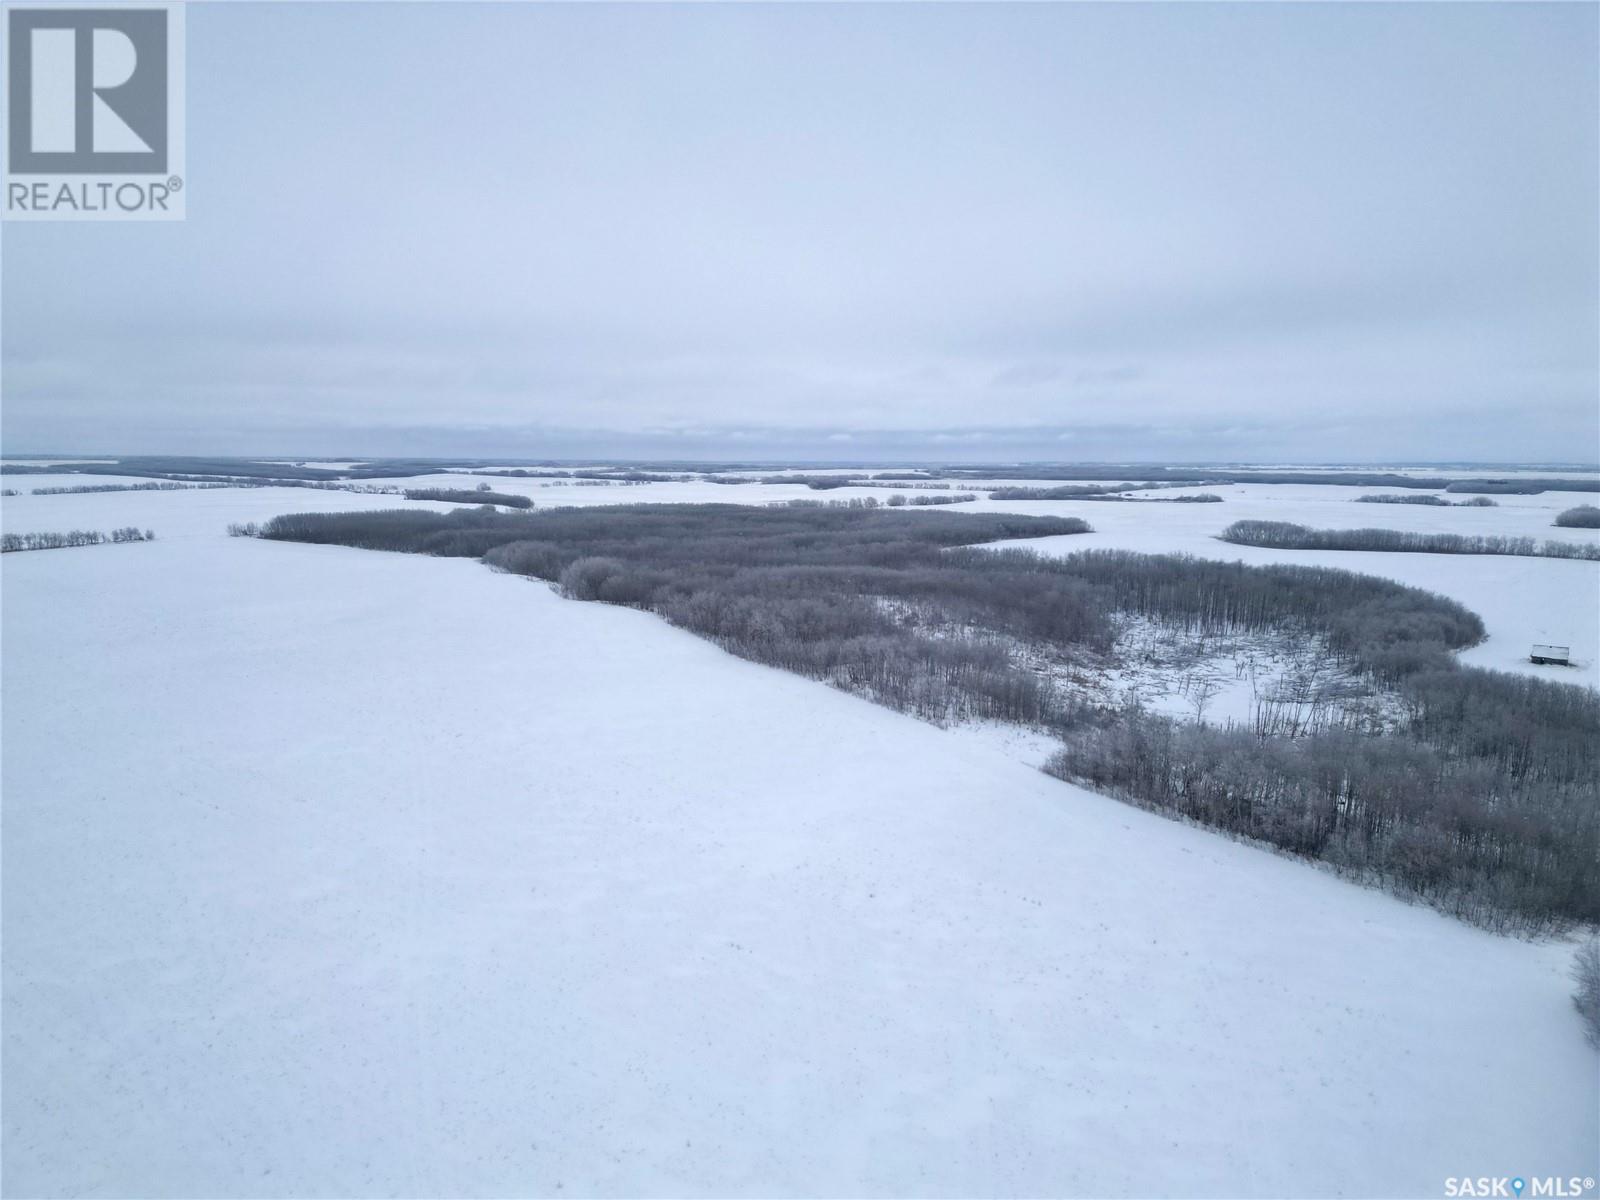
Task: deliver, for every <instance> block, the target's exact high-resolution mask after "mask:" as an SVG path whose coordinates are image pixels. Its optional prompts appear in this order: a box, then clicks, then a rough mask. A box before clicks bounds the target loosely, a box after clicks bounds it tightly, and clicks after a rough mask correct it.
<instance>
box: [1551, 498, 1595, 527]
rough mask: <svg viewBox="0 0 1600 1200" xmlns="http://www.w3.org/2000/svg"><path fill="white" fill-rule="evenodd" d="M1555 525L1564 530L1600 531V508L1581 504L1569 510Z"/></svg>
mask: <svg viewBox="0 0 1600 1200" xmlns="http://www.w3.org/2000/svg"><path fill="white" fill-rule="evenodd" d="M1555 523H1556V524H1557V525H1559V526H1561V528H1563V529H1600V508H1596V507H1595V506H1594V505H1592V504H1580V505H1578V506H1577V507H1576V508H1569V509H1567V510H1566V512H1564V513H1562V514H1561V515H1560V516H1558V517H1557V518H1556V521H1555Z"/></svg>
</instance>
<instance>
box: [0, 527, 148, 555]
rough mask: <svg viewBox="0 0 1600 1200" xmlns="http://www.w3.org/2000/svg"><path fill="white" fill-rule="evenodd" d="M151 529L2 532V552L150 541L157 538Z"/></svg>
mask: <svg viewBox="0 0 1600 1200" xmlns="http://www.w3.org/2000/svg"><path fill="white" fill-rule="evenodd" d="M155 536H156V535H155V533H154V531H152V530H149V529H136V528H134V527H133V526H132V525H126V526H124V527H122V528H121V529H113V530H112V531H111V532H110V533H100V532H99V531H98V530H93V529H72V530H68V531H67V532H66V533H7V534H0V553H4V554H12V553H15V552H17V551H20V550H65V549H68V548H70V547H72V546H99V545H102V544H105V543H110V542H149V541H153V540H155Z"/></svg>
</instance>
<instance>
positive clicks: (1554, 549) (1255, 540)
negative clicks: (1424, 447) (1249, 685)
mask: <svg viewBox="0 0 1600 1200" xmlns="http://www.w3.org/2000/svg"><path fill="white" fill-rule="evenodd" d="M1217 536H1218V537H1219V538H1221V539H1222V540H1223V541H1225V542H1233V543H1235V544H1236V545H1240V546H1267V547H1271V548H1273V549H1277V550H1393V551H1401V552H1415V553H1423V554H1512V555H1520V556H1523V557H1531V558H1584V559H1593V560H1600V546H1585V545H1582V544H1580V543H1578V542H1555V541H1544V542H1540V541H1538V540H1537V539H1535V538H1531V537H1487V536H1473V535H1470V534H1463V533H1412V532H1408V531H1406V530H1401V529H1308V528H1307V527H1306V526H1304V525H1295V524H1293V523H1291V522H1289V521H1235V522H1234V523H1233V524H1232V525H1229V526H1228V527H1227V528H1226V529H1224V530H1223V531H1222V532H1221V533H1220V534H1218V535H1217Z"/></svg>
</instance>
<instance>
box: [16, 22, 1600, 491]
mask: <svg viewBox="0 0 1600 1200" xmlns="http://www.w3.org/2000/svg"><path fill="white" fill-rule="evenodd" d="M1597 14H1600V8H1597V7H1596V6H1595V5H1593V4H1578V3H1574V4H1556V5H1540V4H1415V5H1392V6H1391V5H1384V4H1335V5H1309V4H1241V5H1207V4H1188V5H1177V4H1170V5H1149V6H1145V5H1116V6H1111V5H1106V6H1102V5H1091V4H1062V5H1016V6H1011V5H957V4H945V5H916V6H910V5H903V6H890V5H874V6H865V5H863V6H850V5H815V6H793V7H791V6H757V5H748V4H740V5H735V4H722V5H700V6H678V5H661V6H615V7H613V6H593V5H584V6H576V5H539V6H532V5H529V6H523V5H514V4H499V5H486V6H481V7H480V6H463V5H448V6H447V5H443V4H440V5H423V4H415V5H389V4H376V3H374V4H363V5H319V6H315V7H313V6H311V5H304V6H296V5H288V4H259V5H248V6H223V5H198V4H197V5H191V6H190V8H189V11H188V21H187V24H188V92H189V103H188V166H187V182H188V189H189V190H188V192H187V195H188V213H189V216H188V220H187V221H186V222H183V223H173V224H156V223H142V224H141V223H112V224H95V225H89V224H81V223H63V224H10V225H7V226H6V227H5V229H4V258H3V282H4V334H3V354H4V364H3V365H4V410H3V436H4V448H5V450H6V452H7V453H12V454H16V453H19V452H38V451H68V452H88V451H111V452H123V453H134V452H164V451H168V452H177V453H249V454H266V453H272V454H278V453H284V454H288V453H296V454H339V455H343V454H352V455H376V454H433V455H478V454H503V455H506V456H508V457H509V456H517V457H526V456H546V455H548V456H555V457H575V456H597V455H603V456H613V457H623V456H651V457H685V458H689V457H699V458H782V457H805V458H818V459H839V460H849V459H869V458H874V457H883V458H899V459H907V458H936V459H944V460H958V459H966V460H974V459H977V460H982V459H1018V458H1022V459H1063V460H1093V459H1121V460H1132V459H1150V460H1185V459H1190V460H1194V459H1201V460H1225V461H1272V460H1278V461H1283V460H1293V461H1335V460H1352V461H1396V460H1414V461H1445V460H1480V461H1512V460H1526V461H1545V462H1549V461H1563V462H1571V461H1590V462H1592V461H1594V460H1596V458H1597V457H1600V302H1597V295H1600V264H1597V259H1600V237H1597V218H1596V214H1597V212H1600V147H1597V137H1596V113H1597V111H1600V84H1597V67H1596V64H1597V62H1600V22H1597Z"/></svg>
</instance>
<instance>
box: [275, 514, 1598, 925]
mask: <svg viewBox="0 0 1600 1200" xmlns="http://www.w3.org/2000/svg"><path fill="white" fill-rule="evenodd" d="M1086 529H1087V526H1085V525H1084V524H1083V522H1081V521H1077V520H1072V519H1061V518H1050V517H1027V516H1016V515H1012V514H1006V513H951V512H920V513H913V512H911V511H908V510H906V509H902V510H901V511H898V512H891V511H889V510H888V508H887V507H886V506H877V505H875V504H874V505H870V506H869V505H866V504H863V503H862V502H860V501H854V502H849V503H836V504H828V503H826V502H820V501H808V502H796V503H792V504H784V505H781V506H772V507H764V508H763V507H749V506H740V505H629V506H617V507H598V508H580V509H554V510H549V511H543V512H539V513H496V512H493V511H492V510H491V511H484V510H457V511H455V512H450V513H433V512H415V511H399V512H368V513H329V514H302V515H293V516H284V517H278V518H275V519H274V520H273V521H271V522H269V523H268V525H267V526H266V527H265V529H264V530H263V536H267V537H273V538H282V539H286V540H296V541H309V542H324V543H335V544H343V545H354V546H365V547H369V548H374V549H387V550H409V551H413V552H418V553H425V554H438V555H451V556H480V557H482V558H483V560H484V561H485V562H487V563H488V564H490V565H491V566H493V567H496V568H497V569H500V570H504V571H509V572H513V573H516V574H521V575H527V576H531V577H534V578H538V579H543V580H547V581H550V582H551V583H553V584H555V585H556V586H557V587H558V588H559V589H560V590H561V591H562V593H563V594H565V595H567V596H569V597H571V598H573V599H578V600H598V601H604V602H609V603H615V604H624V605H629V606H632V607H637V608H642V609H646V610H649V611H652V612H656V613H658V614H660V615H661V616H663V617H665V618H666V619H667V620H669V621H671V622H672V623H674V624H676V625H679V626H681V627H683V628H685V629H689V630H691V631H693V632H695V633H698V634H700V635H701V636H703V637H706V638H708V639H710V640H712V641H714V642H716V643H717V644H718V645H720V646H723V647H724V648H726V649H728V650H729V651H731V652H732V653H735V654H738V655H740V656H742V657H745V658H749V659H752V660H754V661H757V662H763V663H768V664H770V665H773V666H779V667H783V668H785V669H787V670H791V671H795V672H798V673H800V674H804V675H807V676H810V677H812V678H816V679H822V680H827V681H829V682H831V683H833V684H835V685H836V686H839V687H842V688H845V689H848V690H850V691H854V692H857V693H859V694H861V695H864V696H868V697H870V698H872V699H874V700H876V701H878V702H880V703H883V704H886V705H889V706H891V707H894V708H898V709H901V710H903V711H907V712H912V713H916V714H918V715H920V716H924V717H928V718H931V719H935V720H945V719H951V718H965V717H984V718H995V719H1001V720H1008V721H1014V722H1019V723H1025V724H1030V725H1034V726H1038V727H1043V728H1047V729H1050V730H1053V731H1055V732H1057V733H1058V734H1060V735H1061V736H1062V737H1063V739H1064V749H1063V752H1062V753H1061V755H1059V756H1058V757H1057V758H1056V759H1055V760H1054V761H1053V762H1052V764H1051V767H1050V769H1051V770H1052V772H1054V773H1055V774H1058V775H1061V776H1063V777H1065V778H1071V779H1076V780H1081V781H1084V782H1087V783H1089V784H1091V785H1092V786H1095V787H1098V788H1101V789H1104V790H1107V791H1109V792H1111V793H1113V794H1115V795H1119V796H1122V797H1124V798H1126V799H1128V800H1130V801H1131V802H1133V803H1136V804H1140V805H1144V806H1147V807H1150V808H1153V809H1158V810H1160V811H1163V812H1169V813H1173V814H1175V815H1179V816H1183V817H1187V818H1191V819H1194V820H1197V821H1202V822H1205V823H1206V824H1209V825H1213V826H1217V827H1219V828H1222V829H1225V830H1228V831H1231V832H1233V833H1236V834H1239V835H1242V836H1247V837H1251V838H1256V839H1260V840H1263V841H1266V842H1270V843H1271V844H1273V845H1276V846H1278V847H1281V848H1282V849H1284V850H1286V851H1288V852H1290V853H1294V854H1299V855H1304V856H1306V857H1310V858H1314V859H1317V860H1320V861H1323V862H1327V863H1329V864H1331V865H1332V866H1334V867H1335V868H1337V869H1338V870H1340V871H1342V872H1345V873H1347V874H1350V875H1351V876H1353V877H1356V878H1360V879H1364V880H1367V881H1370V882H1376V883H1381V884H1383V885H1385V886H1387V887H1390V888H1392V889H1394V890H1396V891H1398V892H1401V893H1403V894H1406V895H1410V896H1415V897H1417V898H1420V899H1424V900H1426V901H1428V902H1429V903H1432V904H1435V905H1437V906H1438V907H1440V908H1442V909H1444V910H1446V911H1449V912H1452V913H1455V914H1456V915H1458V916H1461V917H1463V918H1465V919H1467V920H1471V921H1474V922H1477V923H1480V924H1483V925H1486V926H1490V927H1495V928H1502V929H1510V930H1520V931H1530V932H1543V931H1547V930H1552V929H1558V928H1561V927H1564V926H1565V925H1567V924H1569V923H1571V922H1574V921H1595V920H1600V860H1597V856H1596V854H1595V849H1594V848H1595V846H1596V845H1597V844H1600V803H1597V797H1596V779H1597V778H1600V697H1597V696H1596V695H1595V693H1593V692H1591V691H1588V690H1586V689H1580V688H1574V687H1569V686H1566V685H1561V684H1553V683H1548V682H1545V681H1541V680H1534V679H1525V678H1522V677H1519V676H1511V675H1505V674H1501V673H1498V672H1491V671H1483V670H1475V669H1466V668H1462V667H1460V666H1459V665H1458V664H1457V662H1456V659H1455V657H1454V654H1453V651H1455V650H1458V649H1460V648H1462V647H1465V646H1469V645H1472V644H1473V643H1475V642H1477V641H1478V640H1480V639H1481V638H1482V637H1483V635H1484V630H1483V625H1482V622H1481V621H1480V620H1479V619H1478V618H1477V617H1476V616H1475V615H1474V614H1473V613H1471V612H1470V611H1468V610H1467V609H1465V608H1464V607H1462V606H1461V605H1459V604H1457V603H1455V602H1454V601H1451V600H1448V599H1445V598H1444V597H1441V596H1437V595H1433V594H1431V593H1428V592H1424V591H1421V590H1419V589H1415V588H1409V587H1405V586H1403V585H1401V584H1398V583H1394V582H1392V581H1389V580H1385V579H1379V578H1373V577H1370V576H1363V575H1357V574H1353V573H1351V572H1347V571H1340V570H1335V569H1332V568H1327V567H1312V566H1298V565H1268V566H1250V565H1246V564H1244V563H1239V562H1231V563H1230V562H1216V561H1211V560H1203V559H1193V558H1189V557H1186V556H1182V555H1143V554H1136V553H1132V552H1128V551H1113V550H1097V551H1085V552H1080V553H1077V554H1072V555H1069V556H1068V557H1066V558H1061V559H1052V558H1043V557H1040V556H1037V555H1034V554H1032V553H1030V552H1028V551H1027V550H1024V549H1004V550H984V549H977V548H975V547H977V546H978V544H979V543H982V542H987V541H994V540H999V539H1021V538H1028V537H1037V536H1048V535H1054V534H1062V533H1076V532H1083V531H1086ZM1116 614H1134V615H1138V616H1141V617H1146V618H1150V619H1153V620H1155V621H1158V622H1160V623H1162V624H1163V625H1164V626H1167V627H1170V628H1174V629H1178V630H1183V631H1186V632H1191V633H1218V634H1226V633H1230V632H1234V631H1241V630H1243V631H1276V632H1279V633H1281V634H1283V635H1284V636H1286V637H1293V638H1303V639H1305V640H1307V641H1312V642H1315V644H1317V645H1318V646H1322V647H1326V650H1327V653H1328V654H1330V655H1331V656H1333V658H1334V659H1335V660H1336V661H1337V662H1338V664H1339V665H1340V667H1341V668H1342V669H1343V670H1345V671H1348V672H1350V673H1351V674H1352V675H1353V676H1356V677H1359V678H1363V679H1366V680H1369V681H1371V683H1372V685H1373V686H1375V687H1381V688H1382V689H1384V690H1385V691H1386V692H1387V694H1389V695H1390V696H1391V697H1392V698H1393V702H1394V705H1395V706H1396V708H1397V713H1398V715H1397V716H1396V717H1395V720H1396V721H1397V722H1398V724H1397V726H1396V728H1395V729H1394V730H1393V732H1392V733H1391V734H1390V735H1388V736H1375V735H1373V734H1371V733H1362V732H1357V731H1354V730H1351V729H1343V728H1338V727H1321V726H1319V727H1316V728H1313V729H1309V730H1308V729H1305V728H1297V729H1295V730H1294V731H1293V733H1294V734H1297V735H1298V736H1291V734H1290V733H1289V732H1284V731H1280V730H1256V729H1235V728H1220V729H1219V728H1215V727H1212V726H1207V725H1204V724H1187V723H1183V722H1179V721H1176V720H1173V719H1170V718H1166V717H1161V716H1156V715H1152V714H1149V713H1146V712H1143V711H1141V710H1140V709H1139V708H1137V707H1136V706H1132V707H1121V708H1103V707H1095V706H1092V705H1090V704H1088V703H1087V702H1085V701H1083V700H1081V699H1076V698H1074V695H1073V694H1072V693H1071V692H1069V691H1068V690H1066V689H1065V688H1063V687H1061V686H1059V685H1058V684H1057V683H1056V682H1055V680H1054V679H1053V678H1052V677H1051V676H1050V674H1049V673H1048V672H1041V671H1040V670H1039V669H1038V667H1039V664H1040V663H1041V662H1043V661H1061V660H1063V659H1065V660H1066V661H1069V662H1074V663H1077V664H1078V665H1079V666H1080V667H1081V666H1085V665H1092V664H1093V663H1095V662H1105V661H1107V660H1106V658H1105V656H1107V655H1109V654H1113V653H1114V650H1115V639H1116V636H1117V629H1118V624H1117V618H1116ZM1110 661H1112V662H1114V661H1115V660H1114V659H1112V660H1110Z"/></svg>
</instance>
